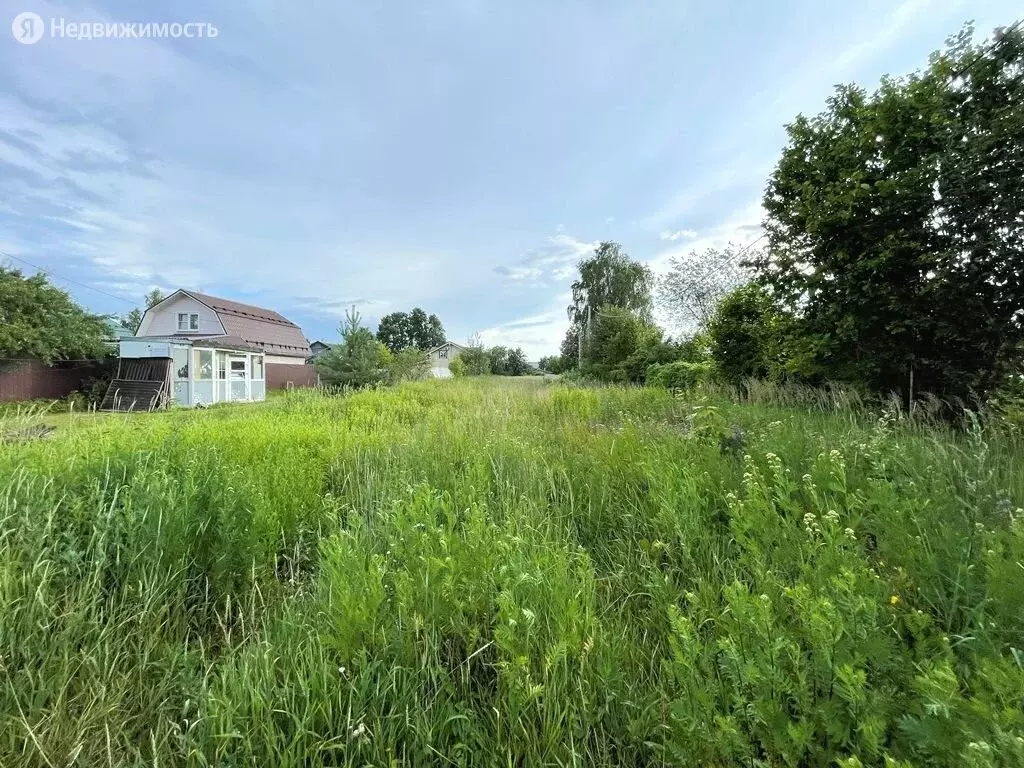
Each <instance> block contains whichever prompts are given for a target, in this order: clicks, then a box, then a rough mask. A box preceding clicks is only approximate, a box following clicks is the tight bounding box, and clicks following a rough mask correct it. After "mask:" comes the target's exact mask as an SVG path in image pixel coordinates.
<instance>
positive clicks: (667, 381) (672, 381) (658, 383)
mask: <svg viewBox="0 0 1024 768" xmlns="http://www.w3.org/2000/svg"><path fill="white" fill-rule="evenodd" d="M713 371H714V364H713V363H711V362H709V361H706V362H702V363H689V362H686V361H685V360H677V361H676V362H674V363H655V364H654V365H652V366H650V367H649V368H648V369H647V383H648V384H649V385H651V386H654V387H665V388H666V389H691V388H692V387H695V386H696V385H697V384H699V383H701V382H706V381H710V380H711V376H712V372H713Z"/></svg>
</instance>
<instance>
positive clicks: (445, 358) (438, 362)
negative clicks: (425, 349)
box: [429, 344, 462, 368]
mask: <svg viewBox="0 0 1024 768" xmlns="http://www.w3.org/2000/svg"><path fill="white" fill-rule="evenodd" d="M461 354H462V350H461V349H460V348H459V347H456V346H455V345H454V344H448V345H447V346H444V347H441V348H440V349H435V350H434V351H433V352H431V353H430V355H429V357H430V367H431V368H447V367H448V366H449V364H451V362H452V360H454V359H455V358H456V357H458V356H459V355H461Z"/></svg>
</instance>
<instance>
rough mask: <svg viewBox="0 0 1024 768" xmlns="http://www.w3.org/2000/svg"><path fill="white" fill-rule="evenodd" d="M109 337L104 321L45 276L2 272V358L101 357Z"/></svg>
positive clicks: (0, 323) (0, 305)
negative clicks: (106, 339) (104, 341)
mask: <svg viewBox="0 0 1024 768" xmlns="http://www.w3.org/2000/svg"><path fill="white" fill-rule="evenodd" d="M106 336H107V326H106V321H105V320H104V318H103V317H101V316H99V315H93V314H91V313H89V312H86V311H85V310H84V309H82V308H81V307H79V306H78V305H77V304H75V302H74V301H73V300H72V299H71V297H70V296H69V295H68V294H67V293H66V292H65V291H62V290H61V289H59V288H57V287H55V286H54V285H52V284H51V283H50V281H49V280H47V278H46V276H45V275H43V274H35V275H32V276H30V277H25V276H24V275H23V274H22V273H21V272H20V271H19V270H17V269H10V268H7V267H4V266H0V358H4V359H8V360H9V359H21V358H31V359H36V360H42V361H43V362H47V363H51V362H54V361H56V360H68V359H73V358H94V357H102V356H104V355H105V354H106V353H107V349H106V347H105V345H104V343H103V340H104V338H105V337H106ZM0 362H3V361H2V360H0Z"/></svg>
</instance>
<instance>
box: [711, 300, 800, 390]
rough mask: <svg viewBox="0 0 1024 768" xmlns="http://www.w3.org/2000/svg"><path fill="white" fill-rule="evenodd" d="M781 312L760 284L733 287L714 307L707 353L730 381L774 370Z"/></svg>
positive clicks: (763, 376)
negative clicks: (733, 289)
mask: <svg viewBox="0 0 1024 768" xmlns="http://www.w3.org/2000/svg"><path fill="white" fill-rule="evenodd" d="M781 314H782V313H781V312H780V310H779V309H778V307H776V305H775V302H774V301H773V300H772V298H771V296H769V295H768V294H767V293H766V292H765V291H764V289H763V288H761V287H759V286H757V285H754V284H753V283H751V284H748V285H744V286H742V287H740V288H737V289H736V290H735V291H733V292H732V293H730V294H729V295H728V296H726V297H725V298H724V299H722V301H721V303H720V304H719V305H718V308H717V309H716V310H715V316H714V318H712V320H711V325H710V327H709V329H708V333H709V336H710V340H711V356H712V358H713V359H714V361H715V363H716V364H717V366H718V370H719V371H720V372H721V374H722V377H723V378H724V379H725V380H726V381H728V382H729V383H731V384H739V383H741V382H743V381H744V380H745V379H763V378H767V377H768V376H769V374H770V373H772V372H773V371H775V372H777V369H778V365H777V358H778V353H779V350H780V346H781V345H780V338H779V329H780V318H781Z"/></svg>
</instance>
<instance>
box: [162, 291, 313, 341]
mask: <svg viewBox="0 0 1024 768" xmlns="http://www.w3.org/2000/svg"><path fill="white" fill-rule="evenodd" d="M182 293H184V294H187V295H189V296H191V297H192V298H193V299H195V300H196V301H200V302H202V303H203V304H205V305H206V306H208V307H210V309H212V310H214V311H215V312H216V313H217V315H218V316H219V317H220V321H221V323H222V324H223V325H224V330H225V331H226V332H227V336H228V337H237V338H238V339H241V340H242V341H243V342H244V343H245V344H247V345H248V346H250V347H253V348H255V349H262V350H263V351H264V352H266V353H267V354H271V355H283V356H286V357H302V358H306V357H309V354H310V351H309V344H308V343H307V342H306V337H305V336H303V334H302V329H301V328H299V326H297V325H296V324H295V323H293V322H292V321H291V320H289V319H288V318H286V317H285V316H284V315H282V314H280V313H278V312H274V311H273V310H271V309H264V308H263V307H256V306H253V305H252V304H243V303H242V302H240V301H232V300H230V299H222V298H219V297H217V296H210V295H209V294H206V293H199V292H198V291H185V290H183V291H182Z"/></svg>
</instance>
